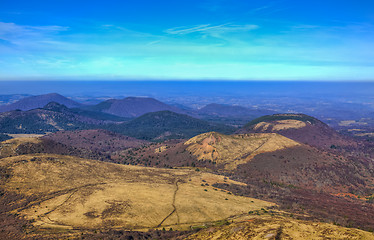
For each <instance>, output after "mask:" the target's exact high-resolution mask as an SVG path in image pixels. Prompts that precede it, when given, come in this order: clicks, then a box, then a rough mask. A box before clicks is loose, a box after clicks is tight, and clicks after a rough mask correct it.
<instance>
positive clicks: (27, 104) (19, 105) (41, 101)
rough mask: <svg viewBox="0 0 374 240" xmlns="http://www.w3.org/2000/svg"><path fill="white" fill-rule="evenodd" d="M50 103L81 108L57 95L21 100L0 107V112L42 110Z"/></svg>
mask: <svg viewBox="0 0 374 240" xmlns="http://www.w3.org/2000/svg"><path fill="white" fill-rule="evenodd" d="M50 102H56V103H59V104H62V105H65V106H66V107H68V108H77V107H81V106H82V104H80V103H78V102H75V101H73V100H71V99H68V98H66V97H64V96H62V95H60V94H57V93H50V94H45V95H38V96H32V97H26V98H23V99H21V100H19V101H17V102H15V103H12V104H8V105H2V106H0V112H8V111H13V110H22V111H27V110H31V109H35V108H42V107H44V106H45V105H47V104H48V103H50Z"/></svg>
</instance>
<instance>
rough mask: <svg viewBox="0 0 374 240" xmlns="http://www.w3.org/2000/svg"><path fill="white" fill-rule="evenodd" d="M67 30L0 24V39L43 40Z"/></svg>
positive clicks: (52, 27)
mask: <svg viewBox="0 0 374 240" xmlns="http://www.w3.org/2000/svg"><path fill="white" fill-rule="evenodd" d="M68 29H69V28H68V27H64V26H56V25H52V26H28V25H18V24H15V23H6V22H0V39H3V40H6V41H9V42H12V43H14V42H17V41H19V40H22V39H26V38H27V39H34V40H36V39H43V38H46V37H47V36H49V35H54V34H57V33H59V32H63V31H67V30H68Z"/></svg>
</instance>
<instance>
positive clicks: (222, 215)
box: [0, 154, 273, 230]
mask: <svg viewBox="0 0 374 240" xmlns="http://www.w3.org/2000/svg"><path fill="white" fill-rule="evenodd" d="M0 167H1V168H3V169H9V171H10V173H11V174H10V177H9V178H8V179H7V181H5V182H2V185H3V186H2V187H3V188H4V189H5V190H6V191H9V192H15V193H17V194H22V195H24V196H25V197H27V196H33V197H37V198H36V199H37V200H35V201H33V202H30V203H29V204H27V206H26V207H23V208H19V209H17V210H15V212H16V213H19V214H21V215H24V216H26V218H27V219H30V220H33V221H34V225H35V226H37V227H38V228H47V229H61V230H64V229H67V230H69V229H80V230H82V229H105V228H111V229H114V228H121V229H128V230H135V229H136V230H146V229H149V228H162V227H165V226H168V227H173V229H188V228H190V227H191V226H193V225H196V224H203V223H206V222H214V221H218V220H222V219H226V218H228V217H230V216H233V215H241V214H245V213H248V211H251V210H256V209H261V208H266V207H269V206H272V205H273V204H272V203H269V202H265V201H261V200H257V199H252V198H246V197H240V196H234V195H231V194H228V193H227V192H225V191H223V190H222V191H221V190H220V189H215V188H213V187H211V185H212V184H214V183H223V182H227V183H233V184H240V183H237V182H234V181H231V180H229V179H225V178H224V177H223V176H218V175H214V174H210V173H202V172H196V171H192V170H178V169H173V170H170V169H156V168H146V167H136V166H125V165H117V164H112V163H104V162H99V161H93V160H86V159H80V158H76V157H70V156H62V155H51V154H34V155H22V156H16V157H9V158H3V159H1V161H0ZM202 185H204V186H202Z"/></svg>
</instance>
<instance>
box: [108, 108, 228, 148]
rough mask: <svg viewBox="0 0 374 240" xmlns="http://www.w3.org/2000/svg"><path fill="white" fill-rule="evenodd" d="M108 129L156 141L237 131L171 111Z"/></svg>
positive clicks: (153, 114) (148, 114)
mask: <svg viewBox="0 0 374 240" xmlns="http://www.w3.org/2000/svg"><path fill="white" fill-rule="evenodd" d="M108 129H109V130H110V131H113V132H117V133H120V134H123V135H126V136H130V137H134V138H138V139H144V140H156V141H157V140H158V141H160V140H165V139H186V138H190V137H192V136H195V135H197V134H200V133H204V132H209V131H219V132H222V133H231V132H233V131H235V128H233V127H229V126H226V125H223V124H214V123H209V122H206V121H203V120H200V119H196V118H193V117H190V116H187V115H184V114H178V113H175V112H171V111H160V112H152V113H147V114H144V115H143V116H140V117H138V118H136V119H134V120H131V121H129V122H125V123H121V124H112V125H111V126H109V127H108Z"/></svg>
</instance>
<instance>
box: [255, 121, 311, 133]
mask: <svg viewBox="0 0 374 240" xmlns="http://www.w3.org/2000/svg"><path fill="white" fill-rule="evenodd" d="M305 126H306V123H305V122H302V121H299V120H293V119H287V120H278V121H275V122H271V123H268V122H260V123H257V124H256V125H255V126H254V127H253V129H254V130H258V129H261V130H263V131H266V130H268V129H272V130H274V131H280V130H285V129H298V128H303V127H305Z"/></svg>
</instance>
